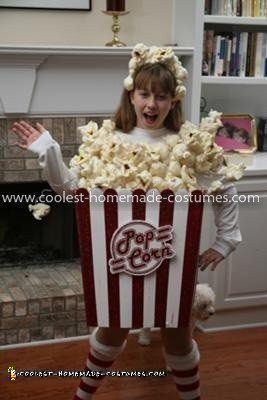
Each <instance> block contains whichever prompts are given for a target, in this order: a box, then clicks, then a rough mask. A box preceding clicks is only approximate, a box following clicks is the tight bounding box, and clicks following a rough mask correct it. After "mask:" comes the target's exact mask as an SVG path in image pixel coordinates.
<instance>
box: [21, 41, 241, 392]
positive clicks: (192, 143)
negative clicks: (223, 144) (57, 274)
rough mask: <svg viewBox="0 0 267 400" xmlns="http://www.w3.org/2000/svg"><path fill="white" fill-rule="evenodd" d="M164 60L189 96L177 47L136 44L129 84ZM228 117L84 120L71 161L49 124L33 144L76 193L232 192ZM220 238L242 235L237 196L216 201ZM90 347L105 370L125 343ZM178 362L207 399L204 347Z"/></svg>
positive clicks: (56, 184)
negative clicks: (124, 125) (157, 122)
mask: <svg viewBox="0 0 267 400" xmlns="http://www.w3.org/2000/svg"><path fill="white" fill-rule="evenodd" d="M156 62H160V63H164V64H165V65H167V66H168V68H169V69H170V70H171V71H172V72H173V75H174V77H175V79H176V83H177V86H176V90H175V98H176V99H177V100H181V99H182V98H183V97H184V95H185V92H186V89H185V86H184V81H185V79H186V76H187V72H186V70H185V69H184V68H183V67H182V65H181V63H180V61H179V60H178V58H177V57H176V56H175V55H174V53H173V51H172V49H171V48H157V47H154V46H153V47H150V48H148V47H146V46H144V45H142V44H139V45H137V46H135V48H134V49H133V52H132V58H131V60H130V62H129V76H128V77H127V78H126V79H125V80H124V87H125V88H126V90H128V91H130V90H132V89H133V88H134V80H133V77H134V73H135V70H136V69H137V68H138V67H139V66H141V65H143V64H145V63H156ZM220 125H221V122H220V114H219V113H217V112H216V111H211V112H210V114H209V116H208V117H207V118H204V119H203V120H202V121H201V123H200V125H199V127H197V126H195V125H193V124H192V123H190V122H188V121H186V122H185V123H184V124H183V125H182V126H181V129H180V131H179V133H178V134H175V132H172V131H169V130H168V129H167V128H165V127H164V128H160V129H153V130H148V129H141V128H139V127H135V128H134V129H133V130H132V131H130V132H129V133H123V132H120V131H118V130H116V128H115V125H114V123H113V122H112V121H108V120H107V121H104V123H103V126H102V127H101V128H99V127H98V126H97V124H96V123H94V122H90V123H89V124H88V125H86V126H84V127H81V128H80V132H81V134H82V141H83V143H82V145H81V146H80V148H79V154H78V155H76V156H74V157H73V159H72V160H71V163H70V168H67V167H66V165H65V164H64V163H63V160H62V154H61V150H60V146H59V144H58V143H57V142H56V141H55V140H54V139H53V138H52V136H51V135H50V133H49V132H48V131H45V132H44V133H43V134H42V135H41V136H40V137H39V138H38V139H37V140H36V141H35V142H33V143H32V144H31V145H30V146H29V147H28V149H29V150H31V151H33V152H34V153H36V154H38V155H39V163H40V165H41V167H42V168H43V169H44V173H45V177H46V179H47V181H48V182H49V184H50V186H51V187H52V188H53V189H54V190H55V191H56V192H57V193H59V194H62V193H63V192H64V191H65V192H66V193H73V191H75V190H76V189H77V188H81V187H85V188H87V189H90V188H95V187H97V188H103V189H105V188H108V187H111V188H114V189H120V188H128V189H136V188H142V189H145V190H148V189H150V188H156V189H159V190H160V191H161V190H163V189H166V188H170V189H172V190H173V191H174V192H176V191H178V190H180V189H186V190H187V191H189V192H191V191H193V190H195V189H200V190H203V191H205V192H206V193H213V192H214V191H216V190H219V191H220V194H221V195H227V196H228V199H231V197H232V196H233V195H235V194H236V189H235V187H234V186H233V184H232V183H230V181H231V180H236V179H240V178H241V176H242V173H243V170H244V168H243V166H242V165H238V166H228V167H226V166H224V165H223V155H222V149H221V148H220V147H218V146H217V145H216V144H215V143H214V137H215V134H216V131H217V129H218V127H219V126H220ZM212 207H213V211H214V214H215V224H216V227H217V234H216V239H215V242H214V243H213V245H212V246H211V247H212V248H213V249H214V250H216V251H218V252H219V253H220V254H222V255H223V256H224V257H227V256H228V255H229V254H230V253H231V252H232V251H233V250H234V249H235V248H236V246H237V245H238V243H239V242H240V241H241V234H240V230H239V226H238V204H237V203H236V202H233V201H229V200H228V201H227V202H217V203H216V202H213V203H212ZM90 344H91V346H90V352H89V355H88V359H87V361H86V370H91V371H92V370H101V371H102V372H105V371H106V370H107V369H108V368H109V367H110V366H111V364H112V362H113V361H114V360H115V358H116V357H117V355H118V354H119V353H120V352H121V351H122V350H123V348H124V346H125V343H123V344H122V345H121V346H118V347H113V346H105V345H103V344H101V343H99V341H98V340H97V338H96V331H95V332H94V333H93V334H92V336H91V339H90ZM165 356H166V360H167V364H168V365H169V366H170V367H171V369H172V374H173V377H174V381H175V384H176V387H177V390H178V392H179V396H180V398H181V399H182V400H199V399H200V388H199V375H198V363H199V358H200V356H199V351H198V347H197V344H196V342H194V341H193V342H192V348H191V351H190V353H189V354H186V355H183V356H178V355H174V354H165ZM99 384H100V379H99V378H98V379H97V378H82V380H81V383H80V386H79V388H78V390H77V392H76V395H75V397H74V400H89V399H91V398H92V396H93V393H94V392H95V391H96V389H97V387H98V385H99Z"/></svg>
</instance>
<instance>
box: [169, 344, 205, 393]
mask: <svg viewBox="0 0 267 400" xmlns="http://www.w3.org/2000/svg"><path fill="white" fill-rule="evenodd" d="M192 344H193V347H192V350H191V352H190V353H189V354H187V355H184V356H177V355H170V354H166V362H167V365H168V366H169V367H170V368H171V371H172V375H173V378H174V382H175V384H176V387H177V390H178V392H179V397H180V398H181V400H200V382H199V372H198V364H199V359H200V355H199V351H198V346H197V343H196V342H195V341H194V340H193V341H192Z"/></svg>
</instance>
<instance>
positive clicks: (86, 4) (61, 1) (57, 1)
mask: <svg viewBox="0 0 267 400" xmlns="http://www.w3.org/2000/svg"><path fill="white" fill-rule="evenodd" d="M91 3H92V1H91V0H0V8H24V9H43V10H44V9H45V10H73V11H91V9H92V4H91Z"/></svg>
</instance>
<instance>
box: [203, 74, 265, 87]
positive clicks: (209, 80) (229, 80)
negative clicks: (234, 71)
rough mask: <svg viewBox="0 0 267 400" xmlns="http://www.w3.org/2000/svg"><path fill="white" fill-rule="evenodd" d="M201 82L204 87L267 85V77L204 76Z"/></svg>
mask: <svg viewBox="0 0 267 400" xmlns="http://www.w3.org/2000/svg"><path fill="white" fill-rule="evenodd" d="M201 82H202V84H204V85H267V77H265V78H254V77H251V78H250V77H245V78H241V77H238V76H202V77H201Z"/></svg>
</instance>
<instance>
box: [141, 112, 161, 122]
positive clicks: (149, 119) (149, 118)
mask: <svg viewBox="0 0 267 400" xmlns="http://www.w3.org/2000/svg"><path fill="white" fill-rule="evenodd" d="M144 117H145V119H146V121H147V122H148V123H149V124H153V123H154V122H155V121H156V120H157V118H158V114H147V113H144Z"/></svg>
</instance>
